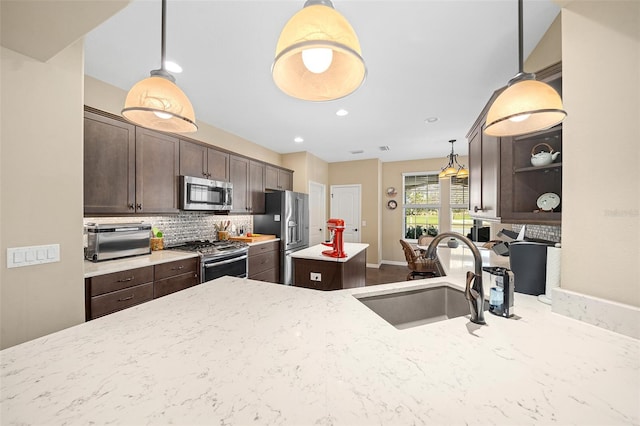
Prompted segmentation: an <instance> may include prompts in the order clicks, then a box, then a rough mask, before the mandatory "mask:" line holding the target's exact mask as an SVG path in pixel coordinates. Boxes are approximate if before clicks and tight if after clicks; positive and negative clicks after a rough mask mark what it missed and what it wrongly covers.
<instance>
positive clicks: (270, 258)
mask: <svg viewBox="0 0 640 426" xmlns="http://www.w3.org/2000/svg"><path fill="white" fill-rule="evenodd" d="M279 266H280V265H279V261H278V252H277V251H269V252H267V253H260V254H258V255H255V256H251V257H249V271H248V274H249V276H253V275H255V274H259V273H260V272H263V271H266V270H267V269H273V268H278V267H279Z"/></svg>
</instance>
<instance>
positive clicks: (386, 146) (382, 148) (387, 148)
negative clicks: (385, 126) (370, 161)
mask: <svg viewBox="0 0 640 426" xmlns="http://www.w3.org/2000/svg"><path fill="white" fill-rule="evenodd" d="M378 148H380V151H389V150H390V149H391V148H389V145H383V146H380V147H378Z"/></svg>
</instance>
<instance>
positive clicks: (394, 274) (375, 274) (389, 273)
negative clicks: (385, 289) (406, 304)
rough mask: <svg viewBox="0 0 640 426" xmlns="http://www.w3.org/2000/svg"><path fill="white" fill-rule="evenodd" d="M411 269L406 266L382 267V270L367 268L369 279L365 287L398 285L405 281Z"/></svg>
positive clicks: (366, 280)
mask: <svg viewBox="0 0 640 426" xmlns="http://www.w3.org/2000/svg"><path fill="white" fill-rule="evenodd" d="M408 273H409V268H408V267H406V266H398V265H385V264H383V265H380V268H367V277H366V279H365V285H367V286H370V285H376V284H386V283H396V282H398V281H405V280H406V279H407V274H408Z"/></svg>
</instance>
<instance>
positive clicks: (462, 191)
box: [449, 176, 473, 235]
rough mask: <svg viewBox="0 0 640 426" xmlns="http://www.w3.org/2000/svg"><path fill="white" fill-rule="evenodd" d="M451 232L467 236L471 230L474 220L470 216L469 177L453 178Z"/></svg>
mask: <svg viewBox="0 0 640 426" xmlns="http://www.w3.org/2000/svg"><path fill="white" fill-rule="evenodd" d="M449 197H450V200H451V230H452V231H453V232H457V233H459V234H462V235H467V234H468V233H469V232H470V230H471V225H472V224H473V219H471V216H470V215H469V177H464V178H457V177H455V176H454V177H452V178H451V189H450V195H449Z"/></svg>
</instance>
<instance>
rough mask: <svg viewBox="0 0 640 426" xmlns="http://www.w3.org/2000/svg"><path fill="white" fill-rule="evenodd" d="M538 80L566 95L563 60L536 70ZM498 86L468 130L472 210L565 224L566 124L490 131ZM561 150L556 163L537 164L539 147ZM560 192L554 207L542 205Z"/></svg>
mask: <svg viewBox="0 0 640 426" xmlns="http://www.w3.org/2000/svg"><path fill="white" fill-rule="evenodd" d="M536 76H537V79H538V80H540V81H544V82H545V83H547V84H549V85H550V86H552V87H553V88H554V89H556V90H557V91H558V93H560V95H562V64H560V63H558V64H554V65H552V66H550V67H548V68H545V69H543V70H541V71H539V72H537V73H536ZM503 90H504V88H501V89H498V90H496V92H495V93H494V94H493V96H492V97H491V99H490V100H489V102H488V103H487V105H486V106H485V108H484V109H483V110H482V112H481V113H480V116H479V117H478V118H477V120H476V121H475V123H474V124H473V126H472V127H471V130H470V131H469V133H468V134H467V139H468V141H469V212H470V214H471V216H472V217H473V218H477V219H486V220H495V221H501V222H505V223H530V224H549V225H560V224H561V221H562V213H561V211H562V124H558V125H556V126H554V127H552V128H550V129H546V130H541V131H537V132H534V133H529V134H526V135H521V136H514V137H502V138H497V137H494V136H488V135H485V134H484V132H483V130H484V123H485V121H486V116H487V112H488V110H489V107H490V106H491V104H492V103H493V101H494V100H495V98H496V97H497V96H498V95H499V94H500V93H501V92H502V91H503ZM551 149H552V150H553V151H554V152H560V155H559V156H557V157H556V160H554V161H553V163H551V164H549V165H545V166H537V167H536V166H533V165H532V164H531V156H532V153H533V151H534V150H535V151H536V152H538V151H540V150H545V151H547V152H549V151H550V150H551ZM549 193H551V194H556V195H558V196H559V197H560V200H561V201H560V205H559V206H558V207H556V208H555V209H553V210H552V211H543V210H541V209H540V208H539V207H538V198H540V197H541V196H542V195H544V194H549Z"/></svg>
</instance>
